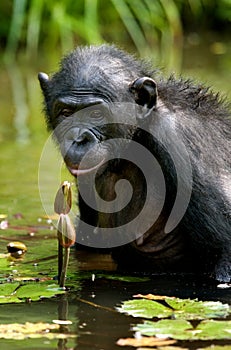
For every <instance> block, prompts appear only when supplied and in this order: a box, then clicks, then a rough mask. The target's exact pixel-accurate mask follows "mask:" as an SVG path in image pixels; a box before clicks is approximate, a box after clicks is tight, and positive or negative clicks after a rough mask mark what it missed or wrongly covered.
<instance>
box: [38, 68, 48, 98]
mask: <svg viewBox="0 0 231 350" xmlns="http://www.w3.org/2000/svg"><path fill="white" fill-rule="evenodd" d="M38 80H39V82H40V86H41V89H42V91H43V93H44V94H45V93H46V91H47V89H48V84H49V77H48V75H47V74H46V73H39V74H38Z"/></svg>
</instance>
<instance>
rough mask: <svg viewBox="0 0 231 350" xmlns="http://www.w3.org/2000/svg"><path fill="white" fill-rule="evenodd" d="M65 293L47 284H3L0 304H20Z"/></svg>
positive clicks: (54, 285) (0, 292) (0, 287)
mask: <svg viewBox="0 0 231 350" xmlns="http://www.w3.org/2000/svg"><path fill="white" fill-rule="evenodd" d="M63 293H65V291H64V290H63V289H62V288H59V287H58V286H57V285H56V284H52V285H51V284H47V283H38V282H36V283H28V284H24V285H20V283H5V284H3V285H1V286H0V304H6V303H22V302H24V301H27V300H30V301H37V300H40V299H41V298H51V297H54V296H55V295H57V294H63Z"/></svg>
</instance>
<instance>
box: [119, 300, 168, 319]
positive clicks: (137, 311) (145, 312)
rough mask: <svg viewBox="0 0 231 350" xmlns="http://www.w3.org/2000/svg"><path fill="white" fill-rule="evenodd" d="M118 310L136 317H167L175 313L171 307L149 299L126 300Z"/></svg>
mask: <svg viewBox="0 0 231 350" xmlns="http://www.w3.org/2000/svg"><path fill="white" fill-rule="evenodd" d="M117 310H118V311H119V312H121V313H126V314H128V315H131V316H134V317H145V318H153V317H159V318H165V317H170V316H171V315H172V313H173V311H172V310H171V309H170V308H168V307H166V306H164V305H162V304H160V303H157V302H155V301H152V300H147V299H140V300H128V301H124V302H123V304H122V306H121V307H118V308H117Z"/></svg>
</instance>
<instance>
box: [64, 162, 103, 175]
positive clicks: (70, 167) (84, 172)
mask: <svg viewBox="0 0 231 350" xmlns="http://www.w3.org/2000/svg"><path fill="white" fill-rule="evenodd" d="M104 161H105V159H104V158H103V159H102V160H101V161H100V162H99V163H98V164H96V165H94V166H93V167H91V168H85V169H79V167H78V166H77V165H73V164H71V165H68V164H67V168H68V170H69V171H70V173H71V174H72V175H73V176H80V175H81V176H82V175H87V174H89V173H91V172H93V171H95V170H97V169H98V168H100V167H101V165H102V164H103V163H104Z"/></svg>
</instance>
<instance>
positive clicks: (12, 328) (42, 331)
mask: <svg viewBox="0 0 231 350" xmlns="http://www.w3.org/2000/svg"><path fill="white" fill-rule="evenodd" d="M59 329H60V327H59V325H57V324H54V323H52V324H50V323H42V322H39V323H31V322H26V323H23V324H20V323H12V324H2V325H0V338H4V339H17V340H23V339H27V338H48V339H65V338H70V337H76V335H73V334H64V333H59V332H57V331H58V330H59ZM52 331H55V333H52Z"/></svg>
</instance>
